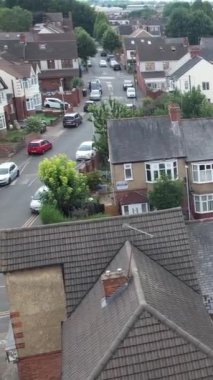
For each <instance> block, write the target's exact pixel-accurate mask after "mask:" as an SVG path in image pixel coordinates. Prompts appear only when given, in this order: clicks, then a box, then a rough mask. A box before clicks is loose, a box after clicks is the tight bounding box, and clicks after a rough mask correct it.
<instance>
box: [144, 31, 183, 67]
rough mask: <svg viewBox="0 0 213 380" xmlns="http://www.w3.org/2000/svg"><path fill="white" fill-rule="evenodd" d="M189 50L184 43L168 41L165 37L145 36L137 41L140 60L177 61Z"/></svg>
mask: <svg viewBox="0 0 213 380" xmlns="http://www.w3.org/2000/svg"><path fill="white" fill-rule="evenodd" d="M187 51H188V47H187V46H185V45H184V43H180V42H178V43H177V42H175V41H174V42H172V43H168V41H166V39H165V38H163V37H150V38H143V39H139V40H138V41H137V52H138V58H139V60H140V61H143V62H145V61H177V60H179V59H180V58H181V57H183V56H184V55H185V54H186V53H187Z"/></svg>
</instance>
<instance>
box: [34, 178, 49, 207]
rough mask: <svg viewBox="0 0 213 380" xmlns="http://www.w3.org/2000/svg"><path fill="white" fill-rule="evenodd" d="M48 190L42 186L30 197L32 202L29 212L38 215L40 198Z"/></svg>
mask: <svg viewBox="0 0 213 380" xmlns="http://www.w3.org/2000/svg"><path fill="white" fill-rule="evenodd" d="M48 190H49V189H48V187H47V186H45V185H43V186H41V187H39V189H38V190H37V191H36V192H35V194H34V195H33V196H32V200H31V202H30V210H31V212H32V213H39V211H40V210H41V206H42V197H43V195H44V193H45V192H47V191H48Z"/></svg>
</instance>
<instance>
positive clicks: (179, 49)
mask: <svg viewBox="0 0 213 380" xmlns="http://www.w3.org/2000/svg"><path fill="white" fill-rule="evenodd" d="M189 59H190V54H189V52H188V41H187V39H185V38H162V37H153V38H143V39H140V40H138V41H137V44H136V71H137V80H138V85H139V87H140V88H141V89H142V90H143V92H144V93H145V94H148V95H149V94H150V93H151V92H152V93H155V92H158V91H166V89H167V81H166V75H167V74H168V73H169V72H170V71H172V70H173V69H174V68H175V67H176V65H177V62H178V61H179V60H181V62H182V63H183V62H185V61H187V60H189Z"/></svg>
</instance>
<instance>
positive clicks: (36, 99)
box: [33, 93, 42, 107]
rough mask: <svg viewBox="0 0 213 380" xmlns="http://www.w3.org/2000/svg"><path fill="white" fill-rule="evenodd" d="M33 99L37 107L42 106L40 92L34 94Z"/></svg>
mask: <svg viewBox="0 0 213 380" xmlns="http://www.w3.org/2000/svg"><path fill="white" fill-rule="evenodd" d="M33 100H34V105H35V107H37V106H40V105H41V104H42V101H41V94H40V93H39V94H35V95H34V96H33Z"/></svg>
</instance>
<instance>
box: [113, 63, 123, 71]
mask: <svg viewBox="0 0 213 380" xmlns="http://www.w3.org/2000/svg"><path fill="white" fill-rule="evenodd" d="M113 70H114V71H120V70H121V65H120V63H115V64H114V66H113Z"/></svg>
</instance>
